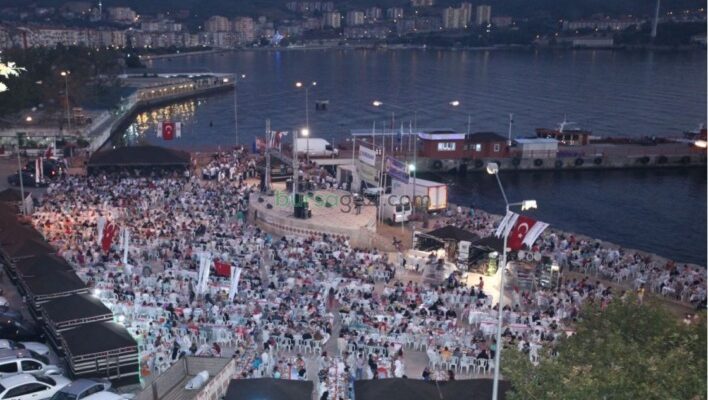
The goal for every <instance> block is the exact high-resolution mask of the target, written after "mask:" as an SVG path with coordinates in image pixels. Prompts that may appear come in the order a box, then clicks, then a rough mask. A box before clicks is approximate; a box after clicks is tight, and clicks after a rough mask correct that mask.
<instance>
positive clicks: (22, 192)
mask: <svg viewBox="0 0 708 400" xmlns="http://www.w3.org/2000/svg"><path fill="white" fill-rule="evenodd" d="M21 142H22V133H20V132H17V174H18V175H19V177H20V197H21V198H22V199H21V202H20V204H21V206H20V208H21V209H22V215H25V214H27V210H26V209H25V185H24V182H22V160H21V159H20V143H21Z"/></svg>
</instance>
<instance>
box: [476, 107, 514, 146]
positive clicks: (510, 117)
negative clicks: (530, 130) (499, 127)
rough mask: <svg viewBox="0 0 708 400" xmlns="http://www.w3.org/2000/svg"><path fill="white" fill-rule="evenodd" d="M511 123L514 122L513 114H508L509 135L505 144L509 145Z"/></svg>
mask: <svg viewBox="0 0 708 400" xmlns="http://www.w3.org/2000/svg"><path fill="white" fill-rule="evenodd" d="M512 124H514V114H509V135H508V138H507V140H506V145H507V146H511V126H512ZM468 133H469V132H468Z"/></svg>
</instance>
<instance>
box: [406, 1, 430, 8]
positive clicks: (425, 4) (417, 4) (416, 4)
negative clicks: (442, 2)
mask: <svg viewBox="0 0 708 400" xmlns="http://www.w3.org/2000/svg"><path fill="white" fill-rule="evenodd" d="M434 5H435V1H434V0H411V7H432V6H434Z"/></svg>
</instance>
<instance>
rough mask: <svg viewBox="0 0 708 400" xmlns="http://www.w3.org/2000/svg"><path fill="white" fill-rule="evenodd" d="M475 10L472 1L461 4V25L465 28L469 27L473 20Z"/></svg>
mask: <svg viewBox="0 0 708 400" xmlns="http://www.w3.org/2000/svg"><path fill="white" fill-rule="evenodd" d="M473 12H474V9H473V8H472V3H461V4H460V25H462V27H463V28H466V27H468V26H469V25H470V23H471V22H472V14H473Z"/></svg>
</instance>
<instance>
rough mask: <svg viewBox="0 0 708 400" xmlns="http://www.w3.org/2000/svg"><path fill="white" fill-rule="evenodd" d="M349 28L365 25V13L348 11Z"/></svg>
mask: <svg viewBox="0 0 708 400" xmlns="http://www.w3.org/2000/svg"><path fill="white" fill-rule="evenodd" d="M346 22H347V26H356V25H363V24H364V12H363V11H348V12H347V18H346Z"/></svg>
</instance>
